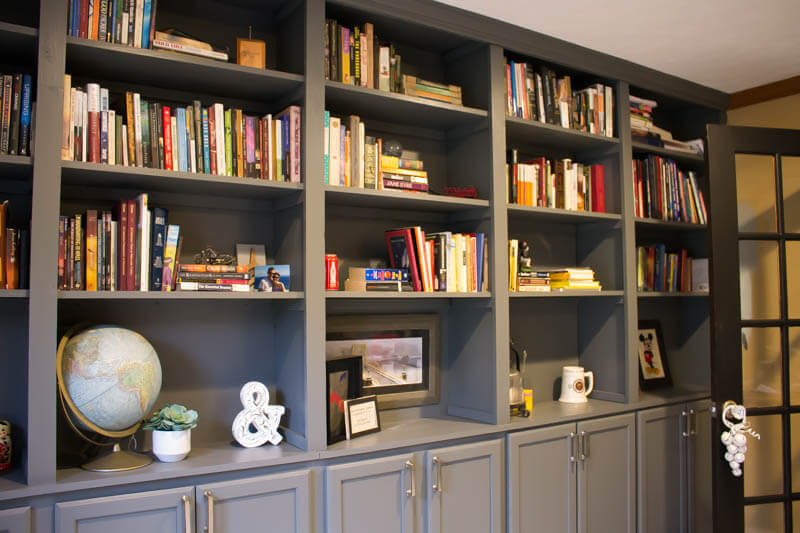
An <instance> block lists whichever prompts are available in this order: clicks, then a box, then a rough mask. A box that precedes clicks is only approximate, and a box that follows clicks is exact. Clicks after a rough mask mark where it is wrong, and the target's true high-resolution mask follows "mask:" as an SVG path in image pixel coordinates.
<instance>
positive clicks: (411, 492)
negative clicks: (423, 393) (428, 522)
mask: <svg viewBox="0 0 800 533" xmlns="http://www.w3.org/2000/svg"><path fill="white" fill-rule="evenodd" d="M406 468H407V469H408V470H409V471H410V472H411V488H410V489H406V496H411V497H412V498H413V497H414V496H416V495H417V482H416V480H415V479H414V478H415V476H414V463H413V462H412V461H406ZM209 533H213V532H209Z"/></svg>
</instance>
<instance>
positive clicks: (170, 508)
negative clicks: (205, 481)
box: [55, 487, 194, 533]
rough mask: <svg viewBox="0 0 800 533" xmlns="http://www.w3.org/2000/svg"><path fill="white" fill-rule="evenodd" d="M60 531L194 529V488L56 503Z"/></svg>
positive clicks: (171, 532)
mask: <svg viewBox="0 0 800 533" xmlns="http://www.w3.org/2000/svg"><path fill="white" fill-rule="evenodd" d="M55 507H56V515H55V525H56V533H141V532H143V531H147V533H192V532H193V531H194V489H193V488H191V487H182V488H177V489H168V490H155V491H151V492H140V493H136V494H124V495H121V496H109V497H107V498H92V499H89V500H76V501H72V502H64V503H57V504H56V506H55Z"/></svg>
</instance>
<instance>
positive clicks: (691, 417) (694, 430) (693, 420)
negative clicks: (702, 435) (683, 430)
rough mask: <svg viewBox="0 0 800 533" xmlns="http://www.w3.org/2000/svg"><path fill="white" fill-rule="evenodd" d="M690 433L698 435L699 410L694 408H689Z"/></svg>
mask: <svg viewBox="0 0 800 533" xmlns="http://www.w3.org/2000/svg"><path fill="white" fill-rule="evenodd" d="M689 422H690V423H691V424H690V426H689V435H690V436H694V435H697V412H696V411H695V410H694V409H689Z"/></svg>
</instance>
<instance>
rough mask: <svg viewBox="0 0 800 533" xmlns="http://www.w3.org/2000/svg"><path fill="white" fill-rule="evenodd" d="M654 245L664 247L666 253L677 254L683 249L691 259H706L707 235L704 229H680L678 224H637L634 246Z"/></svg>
mask: <svg viewBox="0 0 800 533" xmlns="http://www.w3.org/2000/svg"><path fill="white" fill-rule="evenodd" d="M693 230H694V231H693ZM654 244H664V245H666V249H667V252H677V251H679V250H681V249H682V248H685V249H686V251H687V252H688V254H689V256H690V257H692V258H705V257H708V234H707V232H706V231H705V227H700V228H697V227H685V226H684V227H681V226H680V225H678V224H675V225H672V226H661V225H658V224H647V223H644V224H638V225H637V227H636V245H637V246H652V245H654Z"/></svg>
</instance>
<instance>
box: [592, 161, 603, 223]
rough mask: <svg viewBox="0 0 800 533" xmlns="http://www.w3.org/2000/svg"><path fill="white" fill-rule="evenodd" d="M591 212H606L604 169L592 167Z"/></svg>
mask: <svg viewBox="0 0 800 533" xmlns="http://www.w3.org/2000/svg"><path fill="white" fill-rule="evenodd" d="M592 211H596V212H598V213H605V212H606V169H605V167H604V166H603V165H592Z"/></svg>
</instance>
